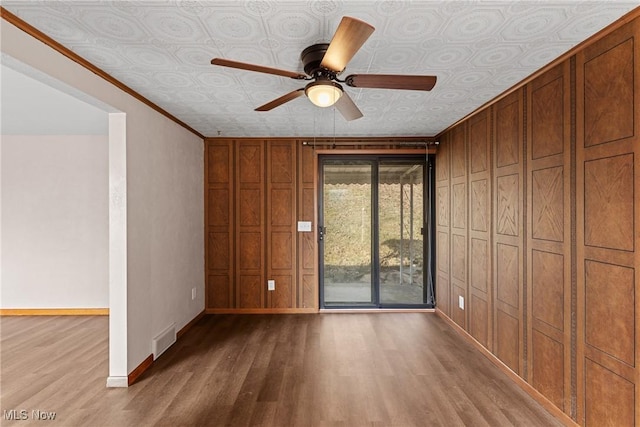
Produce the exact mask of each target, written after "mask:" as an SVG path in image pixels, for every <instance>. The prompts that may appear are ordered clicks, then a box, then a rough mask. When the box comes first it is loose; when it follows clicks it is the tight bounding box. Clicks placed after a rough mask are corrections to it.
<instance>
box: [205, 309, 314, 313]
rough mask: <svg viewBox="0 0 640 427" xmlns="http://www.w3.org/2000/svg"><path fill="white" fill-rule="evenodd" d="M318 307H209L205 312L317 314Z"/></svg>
mask: <svg viewBox="0 0 640 427" xmlns="http://www.w3.org/2000/svg"><path fill="white" fill-rule="evenodd" d="M318 312H319V311H318V309H317V308H207V309H206V310H205V314H315V313H318Z"/></svg>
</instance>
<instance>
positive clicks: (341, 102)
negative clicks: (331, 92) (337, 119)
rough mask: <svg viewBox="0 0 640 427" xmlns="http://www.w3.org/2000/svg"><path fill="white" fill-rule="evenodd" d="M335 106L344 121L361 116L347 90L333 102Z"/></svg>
mask: <svg viewBox="0 0 640 427" xmlns="http://www.w3.org/2000/svg"><path fill="white" fill-rule="evenodd" d="M335 106H336V108H337V109H338V111H340V114H342V117H344V119H345V120H346V121H351V120H355V119H359V118H360V117H362V111H360V109H359V108H358V106H357V105H356V104H355V103H354V102H353V99H351V97H350V96H349V95H348V94H347V92H343V93H342V96H341V97H340V99H338V102H336V103H335Z"/></svg>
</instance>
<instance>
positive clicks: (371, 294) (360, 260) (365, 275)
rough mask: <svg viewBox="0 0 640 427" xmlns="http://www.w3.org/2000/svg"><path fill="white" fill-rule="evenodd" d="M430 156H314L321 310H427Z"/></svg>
mask: <svg viewBox="0 0 640 427" xmlns="http://www.w3.org/2000/svg"><path fill="white" fill-rule="evenodd" d="M433 162H434V159H433V156H427V157H425V156H422V155H420V156H381V155H371V156H367V155H320V156H319V172H320V177H319V183H320V185H319V195H318V201H319V203H318V207H319V213H318V219H319V230H318V231H319V233H318V239H319V256H320V260H319V267H320V268H319V272H320V307H321V308H433V307H434V303H435V295H434V287H433V277H432V271H433V270H432V268H431V267H432V265H433V261H434V253H433V233H432V228H433V224H432V221H431V219H432V218H433V171H434V168H433Z"/></svg>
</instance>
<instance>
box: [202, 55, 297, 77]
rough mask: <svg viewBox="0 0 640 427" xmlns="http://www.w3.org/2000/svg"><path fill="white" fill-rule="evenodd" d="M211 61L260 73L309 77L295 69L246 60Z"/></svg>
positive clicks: (220, 59)
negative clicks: (268, 65)
mask: <svg viewBox="0 0 640 427" xmlns="http://www.w3.org/2000/svg"><path fill="white" fill-rule="evenodd" d="M211 63H212V64H213V65H220V66H222V67H231V68H239V69H241V70H248V71H257V72H259V73H266V74H275V75H276V76H284V77H291V78H292V79H300V80H302V79H306V78H307V76H305V75H304V74H300V73H296V72H294V71H287V70H281V69H279V68H271V67H263V66H262V65H254V64H247V63H245V62H238V61H231V60H229V59H222V58H213V59H212V60H211Z"/></svg>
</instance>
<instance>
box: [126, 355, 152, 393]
mask: <svg viewBox="0 0 640 427" xmlns="http://www.w3.org/2000/svg"><path fill="white" fill-rule="evenodd" d="M152 364H153V354H150V355H149V356H148V357H147V358H146V359H144V360H143V361H142V363H141V364H139V365H138V366H137V367H136V368H135V369H134V370H133V371H131V373H130V374H129V375H127V385H128V386H131V385H132V384H133V383H135V382H136V381H138V378H140V375H142V374H143V373H144V371H146V370H147V369H149V367H150V366H151V365H152Z"/></svg>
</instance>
